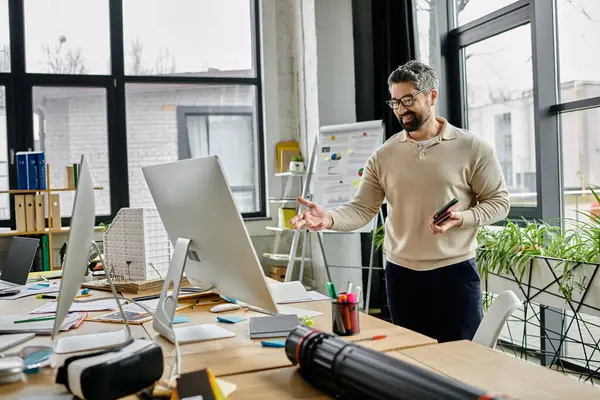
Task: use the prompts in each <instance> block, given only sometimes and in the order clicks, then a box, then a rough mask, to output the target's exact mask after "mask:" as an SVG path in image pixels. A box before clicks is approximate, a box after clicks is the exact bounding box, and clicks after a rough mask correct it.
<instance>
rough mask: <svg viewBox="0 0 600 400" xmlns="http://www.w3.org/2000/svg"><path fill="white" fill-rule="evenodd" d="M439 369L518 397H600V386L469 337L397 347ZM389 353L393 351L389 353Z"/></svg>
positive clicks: (403, 357) (478, 385) (465, 380)
mask: <svg viewBox="0 0 600 400" xmlns="http://www.w3.org/2000/svg"><path fill="white" fill-rule="evenodd" d="M398 353H399V358H401V359H404V360H406V358H405V357H409V358H411V359H413V360H415V361H417V362H418V363H420V364H423V365H425V366H427V367H429V368H431V369H433V370H435V371H437V372H438V373H441V374H444V375H446V376H449V377H451V378H454V379H457V380H459V381H462V382H465V383H468V384H470V385H473V386H475V387H479V388H481V389H484V390H487V391H490V392H494V393H503V394H507V395H509V396H511V397H514V398H517V399H561V400H562V399H578V400H581V399H600V388H598V387H597V386H592V385H591V384H587V383H583V382H578V381H577V379H575V378H572V377H570V376H566V375H564V374H562V373H559V372H556V371H552V370H550V369H548V368H544V367H540V366H538V365H535V364H532V363H529V362H527V361H524V360H521V359H517V358H514V357H512V356H509V355H506V354H502V353H501V352H499V351H497V350H491V349H489V348H486V347H483V346H480V345H478V344H476V343H473V342H469V341H460V342H451V343H442V344H436V345H431V346H423V347H416V348H411V349H404V350H400V351H399V352H398ZM390 355H393V354H392V353H390Z"/></svg>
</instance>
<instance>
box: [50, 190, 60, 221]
mask: <svg viewBox="0 0 600 400" xmlns="http://www.w3.org/2000/svg"><path fill="white" fill-rule="evenodd" d="M50 206H51V207H50V210H51V213H52V216H51V221H52V224H51V225H50V227H51V228H52V229H61V228H62V222H61V220H60V196H59V195H58V194H57V193H51V194H50Z"/></svg>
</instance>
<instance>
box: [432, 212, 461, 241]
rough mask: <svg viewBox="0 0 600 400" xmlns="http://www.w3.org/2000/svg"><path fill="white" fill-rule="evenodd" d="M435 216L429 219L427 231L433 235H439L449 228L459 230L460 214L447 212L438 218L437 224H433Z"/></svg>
mask: <svg viewBox="0 0 600 400" xmlns="http://www.w3.org/2000/svg"><path fill="white" fill-rule="evenodd" d="M434 217H435V216H432V217H431V218H430V219H429V230H430V231H431V233H433V234H434V235H439V234H441V233H444V232H446V231H447V230H448V229H451V228H460V227H461V225H462V222H463V216H462V213H461V212H454V211H452V209H450V210H448V211H447V212H445V213H444V214H442V215H440V217H439V218H438V221H439V222H438V223H437V224H436V223H435V219H434Z"/></svg>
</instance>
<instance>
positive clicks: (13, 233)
mask: <svg viewBox="0 0 600 400" xmlns="http://www.w3.org/2000/svg"><path fill="white" fill-rule="evenodd" d="M103 229H104V227H102V226H96V227H94V230H95V231H101V230H103ZM69 230H70V228H69V227H65V228H61V229H44V230H43V231H28V232H21V231H0V237H2V236H4V237H8V236H22V235H46V234H48V233H68V232H69Z"/></svg>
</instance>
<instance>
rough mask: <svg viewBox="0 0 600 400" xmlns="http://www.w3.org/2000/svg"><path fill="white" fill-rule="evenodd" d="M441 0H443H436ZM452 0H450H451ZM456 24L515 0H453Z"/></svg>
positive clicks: (466, 21)
mask: <svg viewBox="0 0 600 400" xmlns="http://www.w3.org/2000/svg"><path fill="white" fill-rule="evenodd" d="M438 1H443V0H438ZM451 1H452V0H451ZM454 1H455V5H454V7H455V10H456V18H457V22H458V26H460V25H465V24H468V23H469V22H472V21H475V20H476V19H478V18H480V17H483V16H486V15H488V14H490V13H491V12H494V11H496V10H499V9H501V8H502V7H504V6H507V5H509V4H511V3H514V2H516V1H517V0H493V1H490V0H454Z"/></svg>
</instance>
